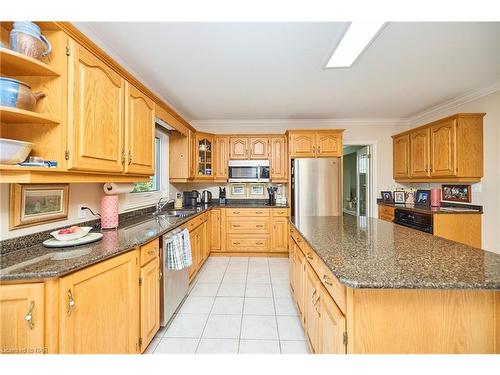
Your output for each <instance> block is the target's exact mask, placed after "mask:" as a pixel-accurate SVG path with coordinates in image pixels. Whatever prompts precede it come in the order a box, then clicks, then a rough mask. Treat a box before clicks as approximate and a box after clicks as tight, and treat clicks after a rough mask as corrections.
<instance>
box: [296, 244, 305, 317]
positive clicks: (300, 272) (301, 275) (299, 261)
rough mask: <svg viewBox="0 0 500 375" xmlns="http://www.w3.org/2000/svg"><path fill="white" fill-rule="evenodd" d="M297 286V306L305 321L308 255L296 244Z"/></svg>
mask: <svg viewBox="0 0 500 375" xmlns="http://www.w3.org/2000/svg"><path fill="white" fill-rule="evenodd" d="M295 254H296V257H295V288H294V297H295V302H296V303H297V307H298V309H299V314H300V316H301V320H302V323H303V322H304V313H305V310H304V300H305V298H304V284H305V275H306V272H305V264H306V257H305V255H304V254H303V253H302V251H301V250H300V248H299V246H298V245H297V244H295Z"/></svg>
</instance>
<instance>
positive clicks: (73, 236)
mask: <svg viewBox="0 0 500 375" xmlns="http://www.w3.org/2000/svg"><path fill="white" fill-rule="evenodd" d="M91 229H92V227H78V226H76V225H73V226H72V227H69V228H63V229H59V230H55V231H53V232H51V233H50V234H51V236H52V237H54V238H55V239H56V240H58V241H71V240H77V239H79V238H82V237H85V236H86V235H87V234H89V232H90V230H91Z"/></svg>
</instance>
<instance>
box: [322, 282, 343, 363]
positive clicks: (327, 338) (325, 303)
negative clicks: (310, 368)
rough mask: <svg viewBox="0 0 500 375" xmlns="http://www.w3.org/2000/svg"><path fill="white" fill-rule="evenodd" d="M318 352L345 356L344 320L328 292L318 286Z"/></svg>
mask: <svg viewBox="0 0 500 375" xmlns="http://www.w3.org/2000/svg"><path fill="white" fill-rule="evenodd" d="M318 294H319V295H320V303H319V305H320V307H319V315H320V319H319V352H320V353H322V354H346V350H347V345H346V340H345V333H346V330H347V327H346V319H345V316H344V314H342V311H340V309H339V308H338V306H337V304H336V303H335V301H334V300H333V298H332V297H330V294H329V293H328V291H327V290H326V289H325V288H324V287H323V285H320V286H319V291H318Z"/></svg>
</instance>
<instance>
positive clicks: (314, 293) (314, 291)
mask: <svg viewBox="0 0 500 375" xmlns="http://www.w3.org/2000/svg"><path fill="white" fill-rule="evenodd" d="M315 295H316V288H315V289H314V290H313V294H312V295H311V302H312V304H313V305H314V296H315Z"/></svg>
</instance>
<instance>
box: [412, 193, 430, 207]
mask: <svg viewBox="0 0 500 375" xmlns="http://www.w3.org/2000/svg"><path fill="white" fill-rule="evenodd" d="M415 206H421V207H430V206H431V191H430V190H417V192H416V193H415Z"/></svg>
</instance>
